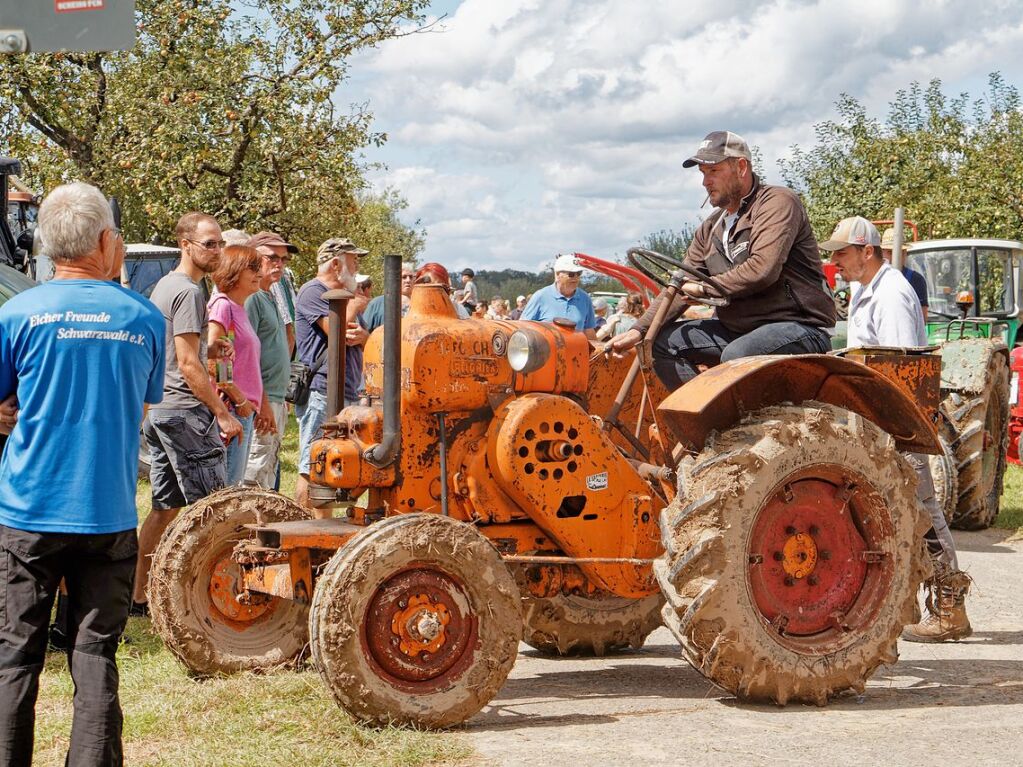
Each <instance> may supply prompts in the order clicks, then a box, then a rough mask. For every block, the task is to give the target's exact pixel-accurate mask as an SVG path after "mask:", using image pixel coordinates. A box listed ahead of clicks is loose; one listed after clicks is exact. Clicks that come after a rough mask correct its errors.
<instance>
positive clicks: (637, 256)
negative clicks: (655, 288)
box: [626, 248, 728, 306]
mask: <svg viewBox="0 0 1023 767" xmlns="http://www.w3.org/2000/svg"><path fill="white" fill-rule="evenodd" d="M626 256H627V257H628V259H629V263H631V264H632V265H633V266H634V267H636V268H637V269H639V271H641V272H642V273H643V274H645V275H646V276H647V277H649V278H650V279H651V280H653V281H654V282H656V283H657V284H658V285H660V286H661V287H663V288H666V287H668V284H669V280H674V279H676V278H677V277H678V273H679V272H681V273H682V274H683V275H685V276H686V277H688V278H689V279H690V280H695V281H696V282H702V283H704V284H706V285H710V286H711V287H712V288H714V290H716V291H717V292H718V295H719V296H721V298H714V297H711V296H708V297H707V298H705V299H699V298H696V299H690V300H693V301H695V302H696V303H706V304H708V305H710V306H726V305H727V303H728V299H727V298H724V296H725V295H726V292H727V291H725V289H724V288H723V287H721V283H719V282H718V281H717V280H715V279H714V278H713V277H711V276H710V275H706V274H703V273H702V272H699V271H697V270H696V269H693V268H692V267H691V266H687V265H686V264H684V263H682V262H681V261H676V260H675V259H674V258H671V257H670V256H666V255H664V254H663V253H658V252H657V251H656V250H649V249H647V248H629V249H628V250H627V251H626ZM651 267H654V268H651ZM665 272H668V273H669V275H670V277H665ZM679 281H681V280H679ZM722 301H723V303H722Z"/></svg>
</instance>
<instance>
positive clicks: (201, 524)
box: [148, 487, 309, 676]
mask: <svg viewBox="0 0 1023 767" xmlns="http://www.w3.org/2000/svg"><path fill="white" fill-rule="evenodd" d="M308 518H309V512H308V511H307V510H306V509H304V508H302V507H301V506H299V505H297V504H296V503H295V502H294V501H292V500H291V499H290V498H286V497H284V496H283V495H281V494H279V493H275V492H273V491H272V490H261V489H257V488H241V487H230V488H226V489H224V490H218V491H217V492H215V493H213V494H211V495H209V496H207V497H206V498H203V499H202V500H201V501H199V502H198V503H194V504H192V506H191V507H189V508H188V509H187V510H186V511H184V512H182V513H181V514H180V515H179V516H178V517H177V519H175V520H174V522H172V523H171V525H170V527H168V528H167V531H166V532H165V533H164V534H163V538H162V539H161V540H160V545H159V546H158V547H157V549H156V553H155V554H154V555H153V567H152V570H151V571H150V574H149V589H148V594H149V605H150V610H151V615H152V619H153V628H154V629H155V630H156V633H157V634H159V636H160V638H161V639H162V640H163V642H164V644H165V645H166V646H167V648H168V649H169V650H170V651H171V652H172V653H173V654H174V655H176V656H177V657H178V659H179V660H180V661H181V662H182V663H184V664H185V666H187V667H188V669H189V670H190V671H192V672H193V673H195V674H199V675H204V676H208V675H214V674H227V673H234V672H237V671H264V670H268V669H272V668H276V667H279V666H285V665H289V664H292V663H293V662H294V661H295V660H296V659H297V658H299V657H300V656H301V654H302V651H303V650H304V649H305V646H306V642H307V638H306V614H307V612H308V608H307V607H306V606H305V605H301V604H299V603H298V602H292V601H290V600H287V599H281V598H279V597H273V596H267V595H260V594H257V595H253V597H254V598H253V599H252V600H251V601H249V602H248V603H247V604H243V603H241V602H239V601H238V599H237V596H238V594H239V590H240V585H241V569H240V568H239V566H238V564H237V563H236V562H235V561H234V559H233V558H232V556H231V553H232V551H233V550H234V547H235V544H237V543H238V542H239V541H241V540H244V539H247V538H249V537H250V533H249V531H248V530H247V529H245V525H249V524H270V523H272V522H286V521H291V520H299V519H308Z"/></svg>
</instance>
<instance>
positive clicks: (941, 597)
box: [902, 570, 973, 642]
mask: <svg viewBox="0 0 1023 767" xmlns="http://www.w3.org/2000/svg"><path fill="white" fill-rule="evenodd" d="M927 589H928V591H929V594H928V596H927V600H926V601H925V607H926V608H927V617H926V618H924V619H923V620H922V621H921V622H920V623H917V624H916V625H915V626H906V628H904V629H903V630H902V638H903V639H905V640H906V641H907V642H947V641H949V640H952V641H956V640H959V639H965V638H966V637H968V636H969V635H970V634H972V633H973V628H972V627H971V626H970V619H969V618H967V617H966V594H967V593H968V592H969V590H970V576H968V575H967V574H966V573H964V572H962V571H960V570H954V571H952V572H946V573H943V574H942V575H940V576H935V578H934V579H933V580H931V581H928V583H927Z"/></svg>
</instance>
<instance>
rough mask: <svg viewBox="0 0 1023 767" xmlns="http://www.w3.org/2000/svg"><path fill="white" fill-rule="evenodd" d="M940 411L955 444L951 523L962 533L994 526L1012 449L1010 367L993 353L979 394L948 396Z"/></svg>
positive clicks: (1000, 356) (1003, 359) (1001, 357)
mask: <svg viewBox="0 0 1023 767" xmlns="http://www.w3.org/2000/svg"><path fill="white" fill-rule="evenodd" d="M941 407H942V411H943V412H944V413H945V415H946V416H947V417H948V420H949V421H950V422H951V423H952V425H953V427H954V428H955V432H956V437H955V440H954V441H953V442H952V448H953V451H954V453H955V459H956V468H957V470H958V474H959V501H958V503H957V504H956V508H955V511H954V512H953V513H952V516H951V519H950V520H949V524H950V525H951V526H952V527H954V528H957V529H959V530H980V529H983V528H985V527H990V526H991V525H992V523H994V521H995V517H997V516H998V509H999V504H1000V500H1001V495H1002V483H1003V481H1004V478H1005V452H1006V449H1007V448H1008V446H1009V369H1008V366H1007V365H1006V362H1005V356H1004V355H1002V354H997V353H995V354H992V355H991V359H990V360H989V361H988V369H987V373H986V375H985V378H984V391H983V392H982V393H980V394H977V395H973V394H965V395H964V394H959V393H956V392H953V393H951V394H949V395H948V396H947V397H946V398H945V400H944V402H942V404H941Z"/></svg>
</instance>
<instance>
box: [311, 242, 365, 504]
mask: <svg viewBox="0 0 1023 767" xmlns="http://www.w3.org/2000/svg"><path fill="white" fill-rule="evenodd" d="M368 253H369V251H368V250H363V249H362V248H359V247H356V246H355V244H354V243H353V242H352V241H351V240H346V239H339V238H335V237H332V238H331V239H329V240H327V241H326V242H324V243H323V244H322V245H320V247H319V249H318V250H317V251H316V263H317V265H318V266H317V270H316V276H315V277H314V278H313V279H311V280H309V282H307V283H306V284H305V285H303V286H302V287H301V288H300V289H299V291H298V300H297V301H296V302H295V339H296V342H297V349H298V358H299V359H300V360H301V361H302V362H304V363H305V364H306V365H307V366H308V367H310V368H313V369H315V371H316V372H315V374H314V375H313V378H312V381H311V382H310V384H309V401H308V402H306V404H304V405H296V406H295V415H296V417H297V418H298V483H297V484H296V486H295V500H296V501H298V502H299V503H300V504H302V505H303V506H308V505H309V448H310V447H312V444H313V441H314V440H316V439H319V436H320V427H321V426H323V422H324V421H325V420H326V419H327V418H328V417H330V418H333V417H334V416H335V415H336V413H327V366H326V359H327V315H328V311H329V309H328V306H327V300H326V299H325V298H324V297H323V294H324V293H326V292H327V291H328V290H337V289H343V290H348V291H351V292H352V293H354V292H355V275H356V274H358V272H359V259H360V258H363V257H365V256H366V254H368ZM356 309H357V306H356V305H355V303H354V302H352V301H349V303H348V314H349V316H348V317H347V318H346V319H347V323H348V324H347V329H346V332H345V344H346V346H345V396H344V400H345V401H344V404H345V406H348V405H352V404H355V402H356V401H357V400H358V391H359V388H360V387H361V385H362V347H363V344H365V343H366V339H367V338H368V337H369V333H367V332H366V329H365V327H363V325H362V323H361V321H360V320H359V317H358V316H357V315H356ZM313 514H314V516H317V517H329V516H330V514H331V512H330V509H322V510H321V509H314V510H313Z"/></svg>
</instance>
